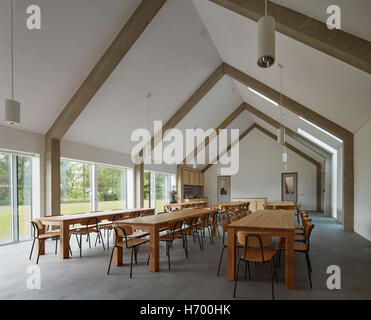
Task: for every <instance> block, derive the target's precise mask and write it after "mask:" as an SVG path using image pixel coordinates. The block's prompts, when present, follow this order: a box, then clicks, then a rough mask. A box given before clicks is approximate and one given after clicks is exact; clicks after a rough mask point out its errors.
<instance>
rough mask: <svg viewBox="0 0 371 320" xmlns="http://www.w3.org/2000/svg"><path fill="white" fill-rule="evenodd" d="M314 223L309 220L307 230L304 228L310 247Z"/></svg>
mask: <svg viewBox="0 0 371 320" xmlns="http://www.w3.org/2000/svg"><path fill="white" fill-rule="evenodd" d="M314 227H315V226H314V224H313V223H312V222H308V223H307V224H306V227H305V230H304V237H305V241H306V243H307V246H308V249H309V240H310V235H311V234H312V230H313V228H314Z"/></svg>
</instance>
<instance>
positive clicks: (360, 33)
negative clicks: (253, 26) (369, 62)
mask: <svg viewBox="0 0 371 320" xmlns="http://www.w3.org/2000/svg"><path fill="white" fill-rule="evenodd" d="M270 1H271V2H275V3H277V4H279V5H281V6H284V7H286V8H290V9H292V10H294V11H297V12H300V13H302V14H305V15H307V16H309V17H311V18H314V19H317V20H319V21H322V22H324V23H326V21H327V18H328V17H329V14H327V8H328V6H330V5H337V6H339V7H340V9H341V29H342V30H344V31H345V32H348V33H351V34H353V35H355V36H357V37H360V38H363V39H365V40H367V41H371V19H370V12H371V1H370V0H357V1H349V0H310V1H308V0H270Z"/></svg>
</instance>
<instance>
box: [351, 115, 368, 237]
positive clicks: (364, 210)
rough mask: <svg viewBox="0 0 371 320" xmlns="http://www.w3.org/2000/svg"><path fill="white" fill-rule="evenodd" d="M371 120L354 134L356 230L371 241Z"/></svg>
mask: <svg viewBox="0 0 371 320" xmlns="http://www.w3.org/2000/svg"><path fill="white" fill-rule="evenodd" d="M370 137H371V121H369V122H368V123H367V124H366V125H364V126H363V127H362V128H361V129H360V130H359V131H357V132H356V133H355V135H354V231H355V232H357V233H359V234H360V235H361V236H363V237H365V238H366V239H368V240H370V241H371V139H370Z"/></svg>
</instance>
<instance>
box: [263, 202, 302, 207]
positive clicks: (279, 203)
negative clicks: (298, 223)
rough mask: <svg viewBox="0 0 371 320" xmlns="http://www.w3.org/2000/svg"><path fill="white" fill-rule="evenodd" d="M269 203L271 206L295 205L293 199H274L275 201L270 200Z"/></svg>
mask: <svg viewBox="0 0 371 320" xmlns="http://www.w3.org/2000/svg"><path fill="white" fill-rule="evenodd" d="M267 205H270V206H294V205H295V204H294V202H293V201H274V202H268V203H267Z"/></svg>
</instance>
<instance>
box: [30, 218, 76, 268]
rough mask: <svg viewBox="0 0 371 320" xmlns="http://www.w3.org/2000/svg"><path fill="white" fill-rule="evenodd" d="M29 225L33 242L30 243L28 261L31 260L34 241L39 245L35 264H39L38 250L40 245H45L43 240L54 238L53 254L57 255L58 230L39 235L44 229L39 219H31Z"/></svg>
mask: <svg viewBox="0 0 371 320" xmlns="http://www.w3.org/2000/svg"><path fill="white" fill-rule="evenodd" d="M31 225H32V230H33V231H32V237H33V241H32V247H31V252H30V257H29V260H31V257H32V252H33V248H34V246H35V241H36V240H38V241H39V244H40V245H39V250H38V252H37V259H36V264H39V258H40V250H41V246H42V244H43V243H44V244H45V240H47V239H52V238H56V239H55V254H57V251H58V240H59V239H60V235H61V233H60V230H53V231H51V232H46V233H40V230H42V229H44V228H45V226H44V225H43V224H42V222H41V220H40V219H33V220H32V221H31ZM70 252H71V248H70ZM71 254H72V253H71Z"/></svg>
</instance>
